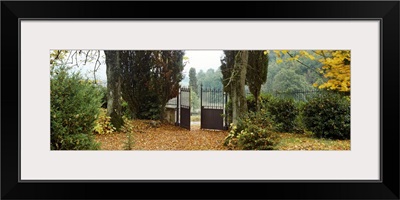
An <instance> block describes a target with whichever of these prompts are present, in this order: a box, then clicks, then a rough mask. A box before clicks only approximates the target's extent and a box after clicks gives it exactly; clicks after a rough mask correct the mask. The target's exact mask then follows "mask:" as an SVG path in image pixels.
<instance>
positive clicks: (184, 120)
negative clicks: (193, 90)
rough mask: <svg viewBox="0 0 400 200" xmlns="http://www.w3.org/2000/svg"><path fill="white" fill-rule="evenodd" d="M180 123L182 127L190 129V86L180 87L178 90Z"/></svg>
mask: <svg viewBox="0 0 400 200" xmlns="http://www.w3.org/2000/svg"><path fill="white" fill-rule="evenodd" d="M179 100H180V104H179V105H180V106H179V107H180V108H179V110H180V116H179V117H180V123H179V125H180V126H181V127H183V128H186V129H188V130H190V88H186V87H182V88H181V91H180V98H179Z"/></svg>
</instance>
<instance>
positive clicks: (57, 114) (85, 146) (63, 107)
mask: <svg viewBox="0 0 400 200" xmlns="http://www.w3.org/2000/svg"><path fill="white" fill-rule="evenodd" d="M68 70H69V69H68V68H66V67H52V68H51V71H50V75H51V80H50V90H51V92H50V104H51V105H50V114H51V117H50V118H51V119H50V136H51V137H50V140H51V141H50V147H51V149H52V150H90V149H98V147H99V145H98V144H96V143H95V142H94V139H93V134H92V131H93V128H94V126H95V121H96V119H97V117H98V115H99V108H100V106H101V98H102V94H101V92H100V90H99V88H98V87H96V86H95V85H93V84H91V83H90V82H89V81H87V80H84V79H83V78H82V77H81V75H80V74H79V73H72V74H69V72H68Z"/></svg>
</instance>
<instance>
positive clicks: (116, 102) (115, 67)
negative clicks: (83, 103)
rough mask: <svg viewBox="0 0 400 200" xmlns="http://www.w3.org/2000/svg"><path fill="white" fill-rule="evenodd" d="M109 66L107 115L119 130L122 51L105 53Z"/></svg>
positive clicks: (121, 121)
mask: <svg viewBox="0 0 400 200" xmlns="http://www.w3.org/2000/svg"><path fill="white" fill-rule="evenodd" d="M104 53H105V55H106V66H107V71H106V73H107V115H108V116H110V117H111V123H112V124H113V125H114V127H115V128H116V129H117V130H119V129H120V128H121V127H122V125H123V124H124V121H123V120H122V106H121V84H122V81H121V76H120V73H121V68H122V67H121V65H122V63H121V58H120V53H121V52H120V51H108V50H105V51H104Z"/></svg>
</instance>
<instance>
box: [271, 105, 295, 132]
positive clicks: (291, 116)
mask: <svg viewBox="0 0 400 200" xmlns="http://www.w3.org/2000/svg"><path fill="white" fill-rule="evenodd" d="M267 110H268V112H269V113H270V114H271V118H272V120H273V121H274V127H275V130H276V131H279V132H293V131H294V129H295V127H296V121H295V120H296V117H297V115H298V114H299V109H297V107H296V104H295V102H294V100H293V99H282V98H273V99H271V100H270V101H269V102H268V103H267Z"/></svg>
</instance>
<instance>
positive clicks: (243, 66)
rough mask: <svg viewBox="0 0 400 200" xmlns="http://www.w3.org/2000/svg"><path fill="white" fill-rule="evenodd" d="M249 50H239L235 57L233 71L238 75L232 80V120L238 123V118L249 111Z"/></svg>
mask: <svg viewBox="0 0 400 200" xmlns="http://www.w3.org/2000/svg"><path fill="white" fill-rule="evenodd" d="M248 55H249V54H248V51H239V52H238V54H237V55H236V58H235V64H234V70H233V73H235V74H236V75H235V76H234V77H233V80H232V82H231V84H232V85H231V88H232V94H231V100H232V122H233V124H237V122H238V119H239V118H240V117H241V116H242V115H243V114H245V113H247V102H246V92H245V89H244V88H245V87H244V86H245V84H246V72H247V61H248Z"/></svg>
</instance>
